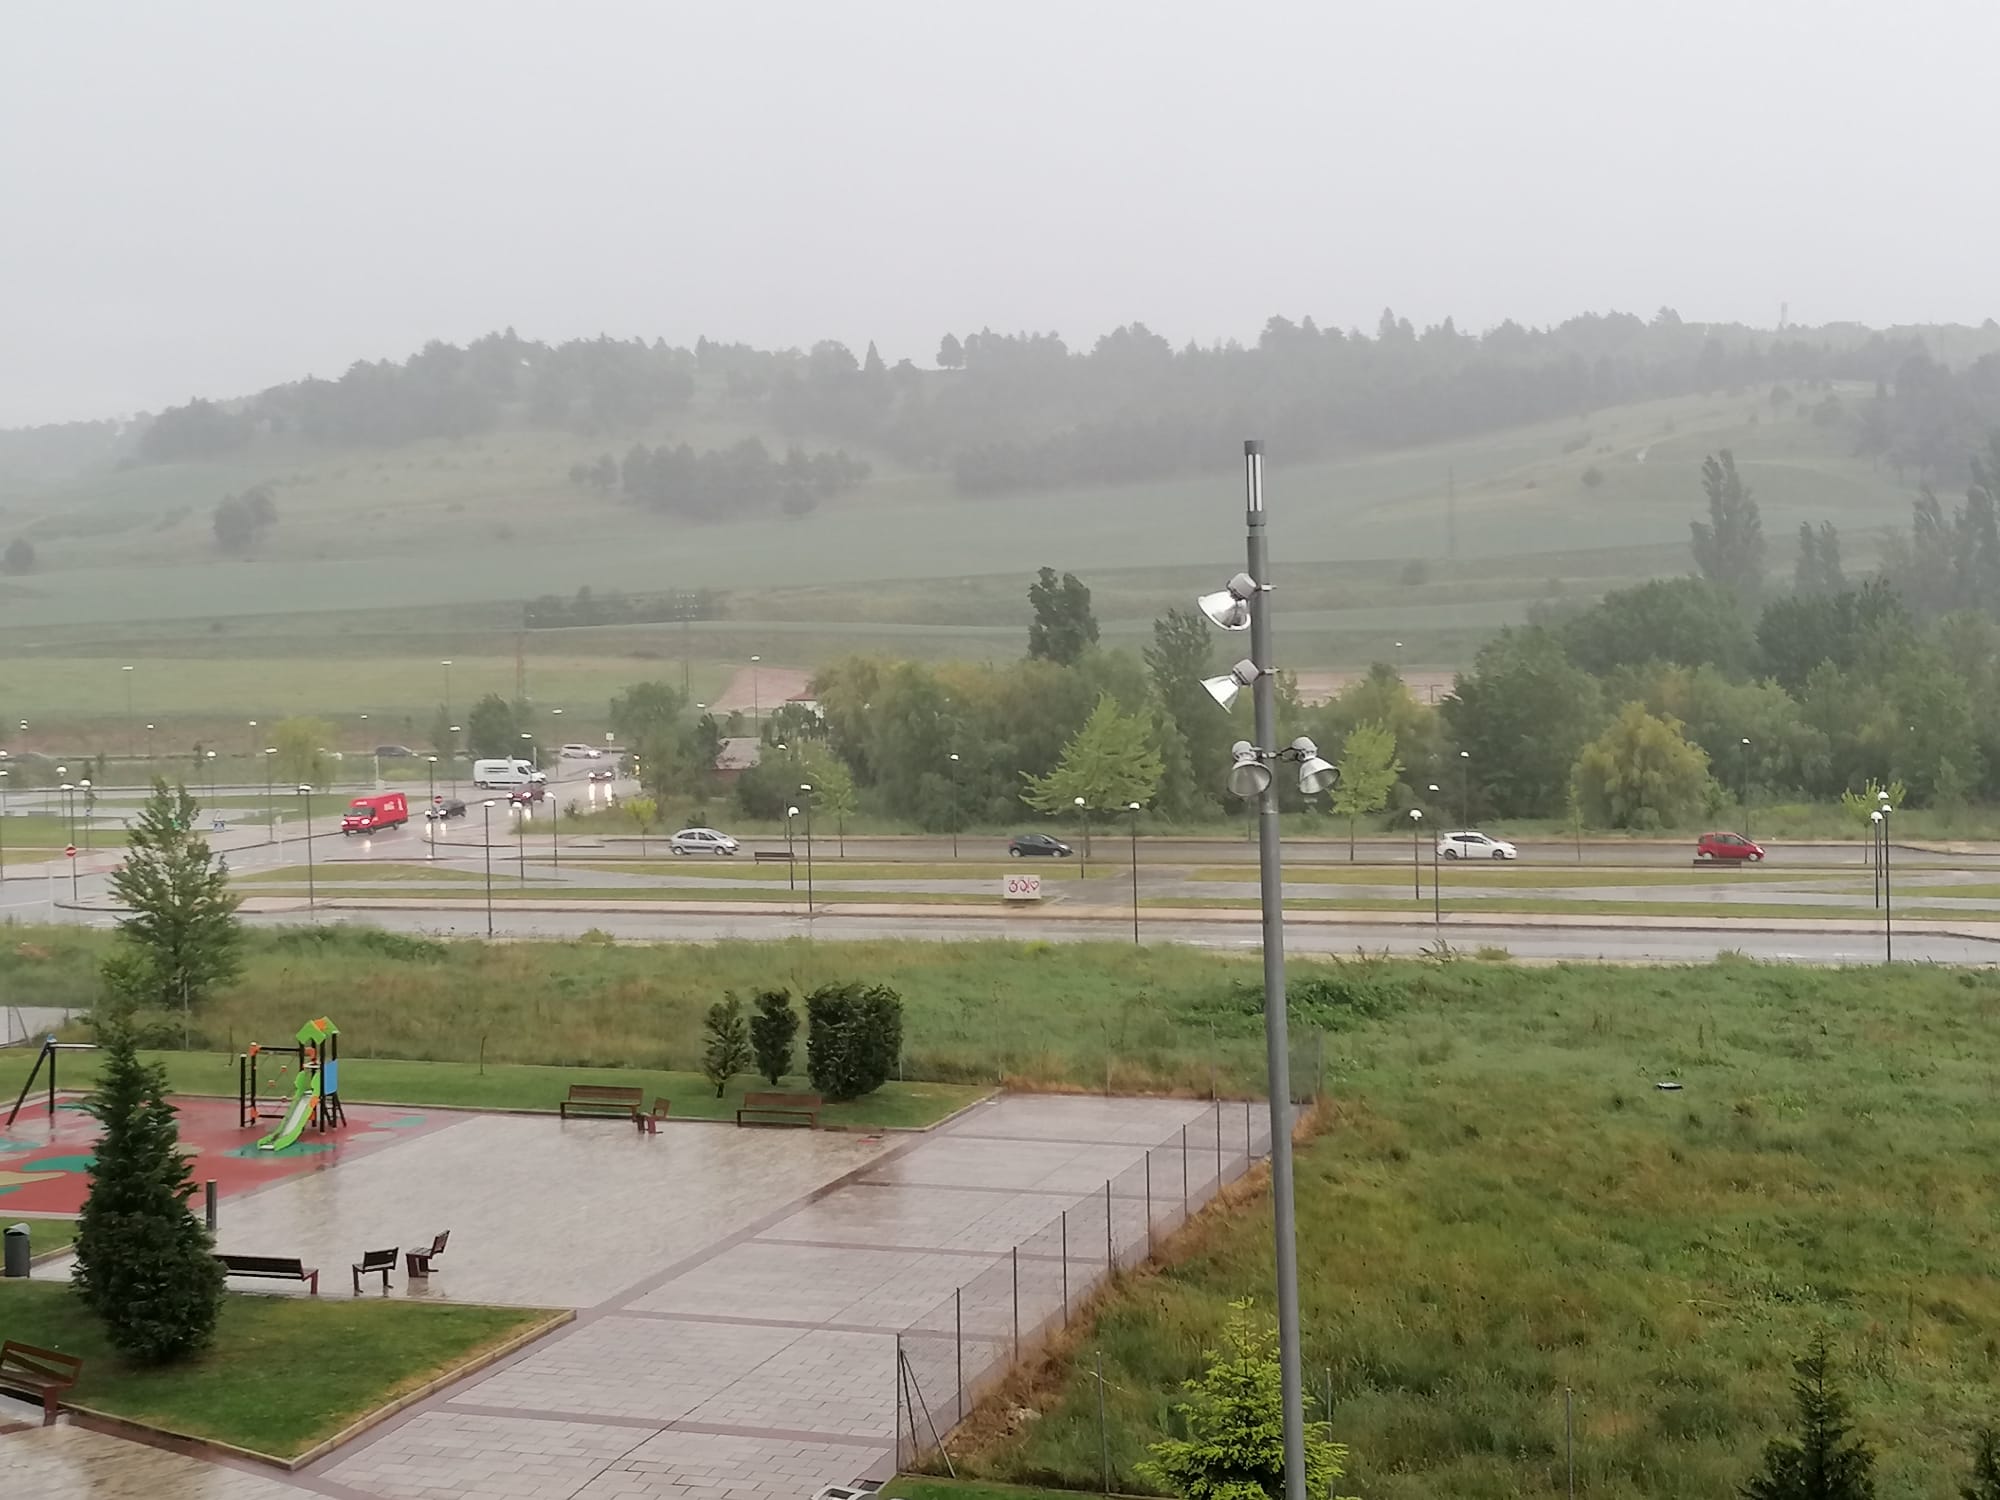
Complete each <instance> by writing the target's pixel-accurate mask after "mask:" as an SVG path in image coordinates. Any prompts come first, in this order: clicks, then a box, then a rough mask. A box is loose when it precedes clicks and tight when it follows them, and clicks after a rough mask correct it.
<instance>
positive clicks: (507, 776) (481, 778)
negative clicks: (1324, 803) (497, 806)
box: [472, 760, 548, 789]
mask: <svg viewBox="0 0 2000 1500" xmlns="http://www.w3.org/2000/svg"><path fill="white" fill-rule="evenodd" d="M546 780H548V778H547V777H546V776H544V775H542V773H541V772H540V771H537V770H536V769H535V768H534V767H533V766H531V765H529V764H528V763H527V762H526V761H525V760H475V761H474V762H473V763H472V784H473V785H474V786H476V787H485V788H489V789H490V788H493V787H508V786H527V785H528V784H529V783H531V782H536V781H546Z"/></svg>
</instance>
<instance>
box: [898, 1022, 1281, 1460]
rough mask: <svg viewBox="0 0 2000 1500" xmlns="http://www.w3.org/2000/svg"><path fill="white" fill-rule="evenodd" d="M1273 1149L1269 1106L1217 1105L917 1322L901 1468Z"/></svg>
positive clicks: (904, 1341) (905, 1375) (901, 1399)
mask: <svg viewBox="0 0 2000 1500" xmlns="http://www.w3.org/2000/svg"><path fill="white" fill-rule="evenodd" d="M1315 1068H1316V1062H1315V1058H1314V1057H1313V1055H1311V1054H1309V1055H1308V1057H1307V1058H1306V1067H1305V1069H1303V1070H1300V1071H1303V1072H1304V1073H1305V1075H1306V1078H1307V1080H1308V1081H1310V1080H1311V1078H1312V1077H1313V1072H1314V1070H1315ZM1294 1092H1295V1095H1296V1094H1297V1092H1298V1091H1297V1090H1295V1091H1294ZM1307 1097H1310V1091H1308V1093H1307ZM1270 1149H1271V1130H1270V1114H1269V1110H1268V1109H1267V1108H1266V1106H1265V1105H1264V1104H1262V1103H1261V1102H1258V1103H1252V1102H1249V1101H1246V1100H1218V1101H1216V1102H1215V1103H1214V1104H1212V1105H1211V1106H1209V1107H1208V1108H1207V1109H1205V1110H1203V1112H1202V1113H1201V1114H1200V1115H1199V1116H1198V1117H1196V1118H1195V1119H1194V1120H1193V1121H1191V1122H1190V1123H1189V1124H1187V1125H1184V1126H1182V1127H1181V1128H1180V1130H1179V1131H1178V1132H1176V1133H1175V1134H1174V1135H1172V1136H1170V1137H1168V1138H1167V1139H1166V1140H1163V1141H1161V1142H1159V1143H1158V1144H1157V1145H1155V1146H1152V1147H1151V1148H1149V1149H1148V1150H1147V1151H1146V1152H1145V1153H1144V1154H1143V1155H1142V1156H1141V1158H1140V1159H1139V1160H1138V1161H1136V1162H1134V1163H1133V1164H1132V1165H1131V1166H1130V1167H1128V1168H1126V1169H1125V1170H1124V1171H1123V1172H1120V1173H1119V1174H1118V1175H1117V1176H1115V1177H1110V1178H1107V1179H1106V1180H1105V1182H1104V1185H1103V1186H1102V1187H1099V1188H1097V1189H1095V1190H1093V1191H1092V1192H1089V1193H1086V1194H1084V1195H1082V1196H1080V1197H1079V1198H1077V1199H1076V1200H1075V1201H1074V1202H1073V1203H1070V1204H1069V1205H1067V1206H1066V1207H1064V1208H1061V1209H1059V1210H1058V1211H1057V1212H1056V1213H1055V1214H1054V1215H1053V1216H1052V1217H1051V1218H1050V1219H1049V1221H1048V1222H1047V1223H1046V1224H1044V1225H1043V1226H1042V1227H1041V1228H1040V1229H1039V1230H1037V1231H1036V1232H1035V1233H1033V1234H1031V1235H1029V1236H1028V1237H1027V1238H1026V1239H1024V1240H1022V1241H1021V1242H1020V1243H1018V1244H1016V1245H1014V1246H1012V1247H1011V1248H1010V1249H1009V1250H1007V1251H1006V1252H1004V1253H1003V1254H1002V1255H1001V1256H1000V1257H999V1258H998V1259H997V1260H996V1261H995V1262H994V1263H993V1264H992V1265H990V1266H989V1267H987V1269H986V1270H984V1271H982V1272H980V1273H979V1274H978V1275H976V1276H974V1277H972V1278H971V1279H970V1280H969V1281H967V1282H965V1283H964V1284H963V1285H961V1286H959V1287H958V1288H956V1289H955V1290H954V1291H953V1292H952V1294H951V1295H950V1296H949V1297H947V1298H945V1299H943V1300H942V1301H940V1302H939V1303H938V1304H937V1305H936V1306H934V1307H932V1308H931V1309H930V1310H929V1311H928V1312H925V1313H924V1314H922V1315H921V1316H920V1317H918V1318H916V1319H914V1320H912V1321H911V1322H910V1323H909V1325H908V1326H906V1327H905V1328H904V1329H903V1330H902V1332H901V1333H899V1334H898V1335H897V1336H896V1365H895V1371H894V1378H895V1389H896V1467H897V1468H898V1469H899V1470H903V1469H911V1468H916V1467H918V1466H919V1465H920V1464H921V1463H922V1462H923V1461H924V1460H925V1459H927V1458H928V1457H929V1456H930V1455H931V1454H933V1453H940V1452H942V1450H943V1449H944V1444H945V1438H946V1436H947V1435H948V1434H949V1433H950V1432H951V1430H952V1429H953V1428H954V1427H956V1426H957V1425H958V1424H959V1423H960V1422H961V1421H963V1420H964V1419H965V1417H966V1415H967V1413H969V1412H970V1411H971V1410H972V1409H973V1408H974V1407H975V1406H977V1405H978V1404H979V1401H980V1399H981V1397H983V1396H985V1395H986V1394H987V1393H988V1392H989V1391H991V1390H992V1389H993V1388H994V1387H995V1386H997V1385H999V1384H1000V1382H1001V1381H1002V1380H1003V1379H1005V1378H1006V1375H1007V1373H1008V1371H1009V1370H1011V1369H1013V1368H1014V1366H1015V1365H1016V1364H1018V1363H1019V1362H1020V1361H1021V1359H1023V1358H1024V1357H1025V1356H1027V1355H1029V1354H1032V1353H1034V1352H1035V1350H1036V1349H1037V1348H1039V1347H1040V1346H1041V1344H1042V1343H1043V1342H1044V1341H1046V1340H1047V1339H1048V1338H1050V1337H1051V1336H1053V1335H1055V1334H1057V1333H1059V1332H1061V1331H1062V1330H1063V1329H1064V1328H1066V1327H1068V1326H1069V1324H1070V1321H1071V1320H1072V1319H1073V1318H1075V1317H1077V1316H1079V1315H1080V1314H1081V1312H1082V1311H1083V1309H1084V1307H1085V1306H1086V1304H1087V1303H1088V1302H1089V1300H1090V1297H1091V1295H1092V1294H1093V1293H1094V1292H1096V1291H1097V1290H1098V1289H1099V1288H1100V1287H1102V1286H1104V1285H1105V1284H1106V1283H1107V1282H1108V1281H1109V1280H1110V1279H1111V1278H1112V1277H1113V1276H1114V1275H1115V1274H1116V1273H1117V1272H1119V1271H1124V1270H1130V1269H1131V1268H1133V1267H1134V1266H1137V1265H1139V1264H1141V1263H1142V1262H1144V1261H1146V1260H1147V1259H1149V1258H1150V1257H1151V1256H1152V1254H1153V1252H1154V1249H1155V1247H1156V1246H1158V1245H1159V1244H1161V1243H1162V1242H1163V1241H1164V1240H1165V1239H1166V1238H1167V1236H1169V1235H1171V1234H1172V1233H1173V1232H1174V1231H1175V1230H1177V1229H1179V1228H1180V1227H1181V1226H1182V1225H1183V1224H1185V1223H1186V1222H1187V1221H1188V1219H1189V1218H1190V1217H1191V1216H1192V1215H1194V1214H1195V1213H1197V1212H1199V1211H1200V1210H1201V1208H1202V1207H1203V1206H1204V1205H1206V1204H1207V1203H1208V1202H1210V1201H1211V1200H1212V1199H1213V1198H1214V1197H1215V1196H1216V1195H1217V1194H1218V1193H1220V1192H1221V1191H1222V1189H1223V1188H1225V1187H1227V1186H1228V1185H1229V1184H1230V1183H1233V1182H1236V1181H1237V1180H1239V1179H1240V1178H1241V1177H1242V1176H1243V1175H1244V1174H1245V1173H1246V1172H1248V1171H1249V1170H1250V1169H1251V1168H1252V1167H1253V1166H1255V1165H1256V1164H1257V1163H1258V1162H1260V1161H1262V1160H1263V1159H1264V1158H1265V1157H1266V1156H1268V1155H1269V1154H1270ZM945 1463H946V1466H947V1467H949V1463H950V1460H949V1457H948V1456H947V1457H946V1458H945Z"/></svg>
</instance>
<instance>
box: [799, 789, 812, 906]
mask: <svg viewBox="0 0 2000 1500" xmlns="http://www.w3.org/2000/svg"><path fill="white" fill-rule="evenodd" d="M812 790H813V789H812V783H811V782H810V781H802V782H800V783H799V805H800V806H801V807H803V808H805V810H806V915H807V916H808V917H810V916H811V915H812V914H813V803H812Z"/></svg>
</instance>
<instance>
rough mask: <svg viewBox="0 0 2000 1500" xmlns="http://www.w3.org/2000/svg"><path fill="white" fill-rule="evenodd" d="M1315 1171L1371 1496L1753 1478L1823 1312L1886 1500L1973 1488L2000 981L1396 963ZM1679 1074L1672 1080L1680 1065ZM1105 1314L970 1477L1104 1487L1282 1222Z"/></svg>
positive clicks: (1930, 974)
mask: <svg viewBox="0 0 2000 1500" xmlns="http://www.w3.org/2000/svg"><path fill="white" fill-rule="evenodd" d="M1368 972H1370V973H1372V974H1373V975H1374V976H1375V978H1374V983H1375V984H1376V985H1377V986H1378V987H1379V989H1378V993H1380V994H1381V995H1384V996H1386V997H1388V999H1389V1001H1390V1003H1389V1004H1388V1005H1387V1006H1383V1007H1377V1009H1378V1012H1379V1013H1378V1014H1377V1015H1375V1016H1373V1017H1364V1018H1362V1019H1360V1020H1359V1021H1358V1023H1357V1024H1356V1025H1355V1026H1353V1027H1352V1028H1351V1029H1349V1030H1347V1031H1346V1032H1344V1033H1343V1034H1342V1035H1341V1037H1340V1038H1339V1044H1340V1045H1339V1047H1338V1066H1337V1070H1336V1073H1337V1076H1336V1081H1335V1083H1334V1094H1335V1099H1336V1105H1335V1112H1334V1118H1333V1122H1332V1126H1331V1128H1330V1129H1329V1130H1328V1131H1327V1132H1326V1133H1325V1134H1324V1135H1322V1136H1321V1137H1320V1138H1319V1139H1317V1140H1316V1141H1315V1142H1314V1143H1312V1144H1311V1145H1310V1146H1308V1147H1307V1148H1306V1149H1305V1150H1303V1151H1302V1152H1301V1154H1300V1157H1299V1164H1298V1194H1297V1201H1298V1210H1299V1238H1300V1264H1301V1285H1300V1294H1301V1301H1302V1307H1303V1317H1304V1333H1305V1349H1304V1352H1305V1367H1306V1371H1307V1379H1308V1385H1309V1387H1310V1389H1311V1391H1312V1394H1313V1400H1314V1402H1315V1403H1316V1404H1317V1403H1319V1402H1322V1401H1323V1400H1325V1399H1326V1397H1327V1396H1328V1395H1329V1394H1330V1396H1331V1401H1332V1409H1333V1420H1334V1427H1335V1435H1336V1436H1337V1437H1338V1438H1339V1439H1340V1440H1341V1441H1343V1442H1346V1443H1349V1444H1351V1445H1352V1447H1353V1450H1354V1462H1353V1464H1352V1466H1351V1468H1350V1470H1349V1474H1350V1478H1351V1480H1352V1486H1351V1487H1352V1488H1354V1489H1355V1490H1356V1491H1357V1492H1358V1493H1362V1494H1366V1495H1369V1496H1371V1497H1374V1500H1417V1497H1424V1500H1431V1497H1435V1496H1441V1495H1451V1496H1454V1497H1460V1496H1496V1497H1497V1496H1512V1495H1557V1494H1561V1493H1562V1492H1563V1482H1564V1474H1563V1459H1562V1435H1563V1419H1562V1410H1563V1392H1564V1390H1565V1388H1570V1389H1573V1390H1574V1391H1575V1393H1576V1403H1577V1406H1576V1410H1577V1478H1578V1490H1579V1493H1585V1494H1589V1495H1592V1496H1595V1497H1600V1500H1607V1497H1608V1500H1628V1497H1634V1500H1635V1497H1642V1496H1643V1497H1667V1496H1674V1497H1681V1496H1721V1495H1728V1494H1733V1493H1735V1490H1736V1487H1737V1486H1738V1485H1739V1484H1740V1483H1741V1482H1742V1480H1743V1479H1744V1477H1745V1476H1746V1475H1747V1474H1748V1473H1749V1472H1750V1470H1751V1469H1752V1467H1753V1465H1754V1462H1755V1459H1756V1456H1757V1454H1758V1452H1759V1450H1760V1449H1761V1446H1762V1444H1763V1442H1764V1441H1765V1439H1766V1438H1767V1437H1769V1436H1770V1435H1772V1434H1773V1433H1774V1432H1775V1431H1777V1430H1778V1428H1779V1427H1780V1426H1781V1425H1782V1424H1783V1422H1784V1421H1785V1420H1786V1417H1787V1415H1788V1400H1787V1396H1786V1379H1787V1376H1788V1375H1789V1370H1790V1366H1789V1361H1790V1359H1791V1358H1792V1357H1793V1356H1794V1355H1795V1354H1796V1353H1797V1351H1798V1350H1800V1349H1801V1348H1802V1347H1803V1346H1804V1345H1805V1344H1806V1343H1807V1341H1808V1340H1809V1339H1810V1338H1811V1336H1812V1335H1813V1334H1814V1333H1815V1332H1816V1331H1819V1330H1825V1331H1826V1332H1827V1333H1828V1335H1829V1336H1830V1338H1831V1340H1832V1341H1833V1344H1834V1346H1835V1348H1836V1350H1837V1352H1838V1354H1839V1357H1840V1358H1841V1360H1842V1362H1843V1366H1844V1372H1843V1373H1844V1376H1845V1378H1846V1380H1847V1382H1848V1384H1849V1387H1850V1389H1851V1392H1852V1395H1853V1397H1854V1401H1855V1405H1856V1407H1857V1409H1858V1417H1859V1421H1860V1424H1861V1427H1862V1429H1863V1431H1864V1432H1865V1433H1866V1435H1867V1436H1868V1437H1869V1439H1870V1440H1871V1441H1873V1442H1874V1443H1875V1444H1876V1445H1877V1446H1878V1448H1879V1449H1880V1450H1881V1451H1882V1454H1883V1457H1882V1460H1881V1466H1880V1480H1881V1484H1880V1489H1879V1493H1880V1494H1881V1496H1882V1497H1883V1500H1905V1497H1907V1500H1915V1497H1919V1496H1923V1497H1933V1496H1939V1495H1944V1494H1947V1493H1955V1490H1954V1489H1953V1485H1954V1484H1955V1483H1956V1481H1957V1480H1958V1478H1959V1477H1961V1473H1962V1469H1963V1466H1964V1456H1963V1455H1964V1452H1965V1448H1966V1434H1967V1432H1968V1429H1969V1428H1970V1427H1972V1426H1973V1425H1975V1424H1976V1423H1978V1422H1981V1421H1988V1420H1991V1419H1992V1417H1993V1415H1994V1404H1995V1397H1994V1391H1995V1388H1996V1387H1995V1378H1996V1376H2000V1283H1996V1281H1995V1279H1994V1277H1993V1275H1992V1266H1993V1258H1994V1254H1995V1252H1996V1250H2000V1228H1997V1227H1996V1221H1995V1219H1994V1216H1993V1209H1992V1187H1993V1176H1992V1174H1993V1165H1992V1164H1993V1162H1994V1161H1995V1159H1996V1151H2000V1117H1997V1116H1996V1112H1995V1105H1996V1102H2000V1030H1996V1022H2000V976H1996V975H1994V974H1991V973H1985V972H1980V973H1973V972H1954V971H1947V970H1939V969H1934V968H1916V967H1911V968H1906V969H1900V970H1891V971H1881V970H1871V971H1846V972H1838V971H1836V972H1828V971H1809V970H1801V969H1788V968H1782V967H1776V966H1769V967H1767V966H1759V965H1751V964H1748V963H1744V962H1740V961H1736V962H1723V963H1719V964H1715V965H1709V966H1704V967H1701V968H1694V969H1660V970H1640V971H1620V972H1616V973H1609V972H1604V971H1594V970H1589V969H1584V968H1575V967H1566V968H1552V969H1519V968H1512V967H1507V966H1499V965H1485V964H1469V963H1457V964H1449V965H1444V966H1439V967H1431V968H1424V967H1421V966H1416V965H1408V964H1394V965H1381V966H1370V969H1369V971H1368ZM1662 1080H1673V1081H1678V1082H1679V1083H1680V1084H1681V1085H1682V1088H1681V1089H1680V1090H1679V1091H1675V1092H1668V1091H1663V1090H1660V1089H1659V1088H1657V1087H1656V1084H1657V1083H1658V1082H1660V1081H1662ZM1181 1254H1182V1256H1183V1257H1184V1258H1183V1259H1182V1260H1181V1261H1180V1262H1179V1263H1178V1264H1176V1265H1175V1266H1173V1267H1172V1269H1170V1270H1169V1271H1167V1272H1166V1273H1164V1274H1160V1275H1155V1276H1147V1277H1142V1278H1139V1279H1136V1280H1134V1281H1133V1282H1131V1283H1129V1284H1128V1285H1127V1286H1126V1287H1125V1288H1124V1289H1123V1291H1122V1293H1121V1294H1119V1295H1117V1296H1115V1297H1113V1298H1112V1299H1111V1300H1110V1301H1109V1302H1108V1303H1107V1304H1106V1305H1105V1307H1104V1310H1103V1313H1102V1316H1101V1318H1100V1321H1099V1323H1098V1327H1097V1330H1096V1333H1095V1337H1094V1338H1093V1337H1089V1336H1086V1338H1085V1339H1084V1340H1083V1341H1082V1343H1081V1345H1080V1348H1081V1354H1080V1356H1079V1357H1078V1359H1077V1362H1076V1364H1075V1366H1074V1367H1071V1368H1066V1369H1062V1370H1058V1371H1057V1372H1055V1374H1054V1376H1053V1377H1052V1380H1051V1383H1050V1384H1049V1386H1048V1388H1047V1390H1048V1394H1047V1400H1046V1408H1047V1409H1046V1411H1045V1413H1044V1415H1043V1416H1042V1417H1041V1419H1040V1420H1038V1421H1035V1422H1032V1423H1029V1424H1025V1425H1019V1426H1018V1427H1017V1436H1015V1437H1013V1438H1010V1439H1006V1440H1003V1441H1001V1442H999V1443H998V1444H996V1445H994V1446H991V1447H988V1448H986V1449H984V1450H983V1451H981V1452H979V1453H978V1454H976V1455H974V1456H972V1457H971V1458H970V1459H969V1460H968V1458H967V1457H966V1456H965V1455H961V1456H960V1472H961V1473H964V1472H966V1471H967V1468H968V1464H969V1467H970V1469H971V1470H972V1471H973V1472H974V1473H976V1474H983V1475H989V1476H992V1477H998V1478H1006V1479H1014V1480H1020V1481H1026V1482H1039V1483H1047V1482H1062V1483H1070V1484H1075V1485H1077V1486H1079V1487H1087V1488H1095V1486H1096V1482H1097V1474H1098V1461H1099V1460H1098V1429H1097V1422H1096V1413H1097V1387H1096V1383H1095V1381H1094V1380H1093V1378H1092V1376H1091V1373H1090V1369H1089V1367H1090V1363H1091V1352H1092V1348H1093V1346H1094V1344H1096V1343H1100V1342H1101V1344H1102V1347H1103V1352H1104V1369H1105V1380H1106V1397H1107V1401H1108V1403H1109V1407H1110V1411H1111V1424H1110V1440H1111V1445H1112V1454H1113V1467H1114V1470H1115V1473H1114V1483H1115V1484H1116V1485H1118V1486H1119V1487H1123V1488H1132V1487H1134V1486H1135V1485H1136V1484H1137V1481H1136V1479H1135V1478H1134V1475H1133V1464H1134V1463H1135V1462H1136V1461H1137V1460H1138V1459H1139V1458H1141V1457H1143V1456H1144V1447H1145V1444H1146V1443H1147V1442H1149V1441H1150V1440H1152V1439H1153V1438H1155V1437H1156V1436H1157V1435H1158V1434H1160V1433H1161V1432H1162V1431H1163V1430H1165V1428H1166V1426H1167V1424H1168V1422H1169V1416H1168V1410H1169V1407H1170V1406H1171V1405H1172V1403H1173V1402H1174V1401H1175V1400H1177V1399H1179V1390H1178V1385H1179V1382H1181V1381H1182V1380H1184V1379H1185V1378H1187V1377H1188V1376H1189V1375H1191V1374H1193V1373H1194V1372H1195V1371H1196V1369H1197V1368H1198V1366H1199V1363H1200V1356H1201V1350H1202V1349H1203V1347H1204V1346H1205V1345H1206V1344H1208V1343H1210V1342H1211V1341H1212V1340H1213V1338H1214V1335H1215V1333H1216V1331H1217V1330H1218V1329H1219V1327H1220V1325H1221V1321H1222V1317H1223V1314H1224V1312H1225V1310H1226V1304H1227V1302H1228V1300H1229V1299H1230V1298H1232V1297H1239V1296H1243V1295H1246V1294H1248V1295H1252V1296H1254V1297H1257V1298H1259V1299H1260V1300H1261V1301H1263V1302H1264V1304H1265V1305H1266V1306H1267V1307H1268V1306H1269V1297H1270V1287H1271V1284H1272V1269H1271V1241H1270V1218H1269V1212H1268V1208H1267V1207H1266V1206H1265V1203H1264V1200H1263V1198H1262V1197H1261V1196H1260V1198H1259V1199H1258V1201H1257V1203H1256V1204H1255V1205H1254V1206H1252V1207H1251V1208H1250V1209H1249V1210H1248V1211H1245V1212H1242V1213H1240V1214H1238V1215H1236V1216H1233V1217H1227V1218H1223V1219H1219V1220H1216V1219H1211V1220H1209V1221H1206V1222H1205V1223H1204V1224H1202V1225H1200V1226H1198V1227H1197V1229H1196V1230H1195V1232H1194V1233H1193V1234H1192V1235H1191V1236H1190V1238H1189V1240H1188V1242H1187V1243H1186V1244H1184V1245H1183V1246H1182V1247H1181Z"/></svg>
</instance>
